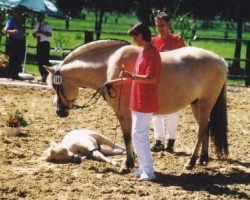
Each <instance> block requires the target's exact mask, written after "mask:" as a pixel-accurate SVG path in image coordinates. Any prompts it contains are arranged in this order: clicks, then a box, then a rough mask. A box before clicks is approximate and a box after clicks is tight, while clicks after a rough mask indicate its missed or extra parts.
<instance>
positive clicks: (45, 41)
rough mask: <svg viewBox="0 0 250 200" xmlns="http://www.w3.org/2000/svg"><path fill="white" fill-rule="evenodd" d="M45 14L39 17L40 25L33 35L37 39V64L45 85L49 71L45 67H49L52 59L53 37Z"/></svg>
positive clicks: (40, 14)
mask: <svg viewBox="0 0 250 200" xmlns="http://www.w3.org/2000/svg"><path fill="white" fill-rule="evenodd" d="M44 19H45V14H44V13H39V14H38V15H37V21H38V25H37V26H36V29H35V31H34V33H33V37H34V38H36V39H37V63H38V68H39V72H40V75H41V80H40V81H41V82H42V83H45V82H46V78H47V76H48V72H47V70H46V69H45V68H44V67H43V65H47V66H48V65H49V59H50V39H51V36H52V28H51V26H50V24H49V23H48V22H46V21H45V20H44Z"/></svg>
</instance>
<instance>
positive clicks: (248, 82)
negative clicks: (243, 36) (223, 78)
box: [245, 41, 250, 87]
mask: <svg viewBox="0 0 250 200" xmlns="http://www.w3.org/2000/svg"><path fill="white" fill-rule="evenodd" d="M245 70H246V79H245V86H246V87H248V86H250V41H248V42H247V51H246V66H245Z"/></svg>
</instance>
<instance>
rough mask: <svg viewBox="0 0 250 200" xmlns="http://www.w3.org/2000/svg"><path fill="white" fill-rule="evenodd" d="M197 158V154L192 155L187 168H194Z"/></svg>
mask: <svg viewBox="0 0 250 200" xmlns="http://www.w3.org/2000/svg"><path fill="white" fill-rule="evenodd" d="M196 160H197V158H196V157H195V156H192V157H191V159H190V161H189V163H187V164H186V165H185V167H186V169H187V170H191V169H193V168H194V167H195V163H196Z"/></svg>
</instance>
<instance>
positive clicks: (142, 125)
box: [131, 111, 154, 174]
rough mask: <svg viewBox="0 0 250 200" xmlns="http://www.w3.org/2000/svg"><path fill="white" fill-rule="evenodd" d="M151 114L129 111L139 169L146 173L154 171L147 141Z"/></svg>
mask: <svg viewBox="0 0 250 200" xmlns="http://www.w3.org/2000/svg"><path fill="white" fill-rule="evenodd" d="M152 114H153V113H142V112H137V111H131V115H132V142H133V147H134V150H135V153H136V154H137V157H138V161H139V170H140V171H142V172H144V173H146V174H152V173H154V169H153V160H152V155H151V151H150V141H149V122H150V119H151V116H152Z"/></svg>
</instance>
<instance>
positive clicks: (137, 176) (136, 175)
mask: <svg viewBox="0 0 250 200" xmlns="http://www.w3.org/2000/svg"><path fill="white" fill-rule="evenodd" d="M141 174H142V171H141V170H140V169H136V170H135V171H134V172H133V173H131V174H129V175H130V176H132V177H136V178H139V177H140V176H141Z"/></svg>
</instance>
